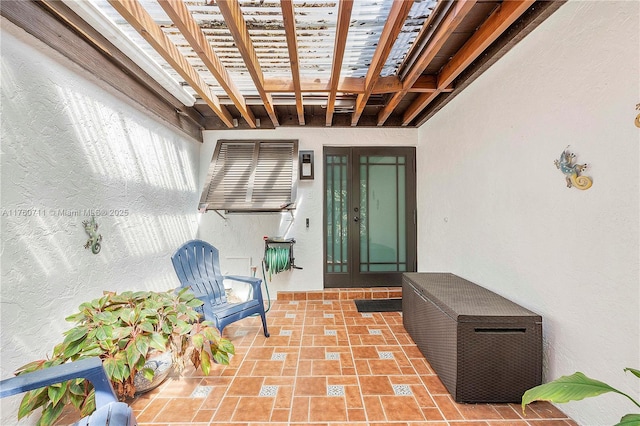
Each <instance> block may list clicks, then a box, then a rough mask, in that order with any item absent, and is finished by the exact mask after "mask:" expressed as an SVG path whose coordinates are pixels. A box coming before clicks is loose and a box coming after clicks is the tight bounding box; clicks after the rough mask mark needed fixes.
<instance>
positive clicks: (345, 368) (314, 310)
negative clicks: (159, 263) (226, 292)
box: [132, 293, 576, 426]
mask: <svg viewBox="0 0 640 426" xmlns="http://www.w3.org/2000/svg"><path fill="white" fill-rule="evenodd" d="M388 294H389V293H387V296H385V297H388ZM296 295H297V293H296ZM394 296H395V295H394ZM329 297H331V298H334V299H333V300H332V299H329V300H317V299H324V298H325V297H324V296H322V297H319V298H316V296H312V297H311V298H309V297H308V296H307V297H304V298H303V296H299V295H297V296H294V295H286V294H285V295H283V297H282V298H286V299H287V300H278V301H275V302H274V303H273V306H272V308H271V311H270V312H269V313H268V314H267V317H268V323H269V331H270V332H271V337H270V338H268V339H267V338H265V337H264V335H263V334H262V329H261V326H260V323H259V319H258V318H248V319H245V320H242V321H239V322H237V323H235V324H233V325H230V326H228V327H227V328H226V329H225V330H224V335H225V336H226V337H228V338H230V339H231V340H232V342H233V343H234V344H235V346H236V355H235V356H234V357H233V358H232V360H231V364H230V365H228V366H215V367H214V369H213V371H212V372H211V373H210V375H209V376H202V373H201V372H199V371H198V372H195V371H193V370H187V371H184V372H183V374H182V375H181V376H180V377H179V376H177V375H176V376H175V377H170V378H169V379H168V380H167V381H165V383H163V384H162V385H161V386H160V387H158V388H157V389H155V390H153V391H151V392H149V393H147V394H145V395H142V396H140V397H138V398H137V399H135V400H134V401H133V403H132V407H133V408H134V410H135V413H136V416H137V419H138V421H139V423H140V424H141V425H173V426H177V425H211V424H213V425H227V424H228V425H246V426H258V425H267V424H268V425H345V424H346V425H382V424H385V425H396V426H401V425H405V426H408V425H433V426H436V425H440V426H446V425H455V426H472V425H473V426H497V425H501V426H516V425H518V426H526V425H529V426H552V425H553V426H560V425H576V423H575V422H573V421H572V420H571V419H569V418H567V416H566V415H564V414H563V413H562V412H561V411H559V410H558V409H556V408H555V407H553V406H552V405H550V404H547V403H536V404H533V405H532V406H531V408H530V409H527V415H526V416H523V415H522V412H521V410H520V409H519V406H518V404H477V405H476V404H457V403H455V402H454V401H453V400H452V399H451V396H450V395H449V394H448V393H447V390H446V389H445V387H444V386H443V385H442V383H441V382H440V380H439V379H438V377H437V376H436V375H435V373H434V372H433V370H432V369H431V367H430V366H429V363H428V362H427V361H426V360H425V358H424V357H423V356H422V354H421V353H420V351H419V350H418V349H417V347H416V346H415V344H414V343H413V341H412V340H411V338H410V337H409V335H408V334H407V332H406V331H405V329H404V327H403V326H402V314H401V313H399V312H389V313H372V314H363V313H359V312H357V310H356V307H355V304H354V303H353V301H351V300H347V299H341V298H340V297H339V296H338V297H335V294H333V293H332V294H330V295H329ZM370 297H374V296H370ZM294 299H302V300H294Z"/></svg>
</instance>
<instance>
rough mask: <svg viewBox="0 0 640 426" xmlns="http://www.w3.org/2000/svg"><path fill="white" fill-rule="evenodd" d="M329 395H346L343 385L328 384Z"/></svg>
mask: <svg viewBox="0 0 640 426" xmlns="http://www.w3.org/2000/svg"><path fill="white" fill-rule="evenodd" d="M327 396H344V386H343V385H328V386H327Z"/></svg>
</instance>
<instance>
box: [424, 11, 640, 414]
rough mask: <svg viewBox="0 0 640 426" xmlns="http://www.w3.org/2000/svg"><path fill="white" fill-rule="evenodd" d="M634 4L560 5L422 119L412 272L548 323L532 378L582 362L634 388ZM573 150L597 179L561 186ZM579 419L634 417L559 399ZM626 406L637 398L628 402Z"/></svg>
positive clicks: (610, 399) (637, 344) (593, 403)
mask: <svg viewBox="0 0 640 426" xmlns="http://www.w3.org/2000/svg"><path fill="white" fill-rule="evenodd" d="M639 9H640V3H639V2H637V1H633V2H626V1H598V2H596V1H591V2H582V1H571V2H569V3H567V4H566V5H564V6H562V7H561V8H560V9H559V10H558V11H557V12H556V13H555V14H554V15H553V16H551V17H550V18H549V19H548V20H547V21H545V22H544V23H543V24H542V25H540V27H538V28H537V29H536V30H535V31H534V32H533V33H531V34H530V35H529V36H527V38H525V39H524V40H523V41H522V42H520V44H518V45H517V46H516V47H515V48H514V49H512V50H511V51H510V52H509V53H508V54H507V55H506V56H505V57H503V58H502V59H501V60H500V61H499V62H498V63H496V64H495V65H494V66H493V67H492V68H491V69H490V70H489V71H487V72H486V73H485V74H484V75H482V76H481V77H480V78H479V79H478V80H476V81H475V82H474V83H473V84H472V85H471V86H469V87H468V88H467V89H466V90H465V92H464V93H462V94H461V95H460V96H458V97H457V98H456V99H455V100H454V101H452V102H451V103H450V104H449V105H447V106H446V107H445V108H444V109H443V110H442V111H440V112H439V113H438V114H437V115H436V116H434V117H433V118H432V119H431V120H430V121H429V122H427V123H426V124H425V125H424V126H422V127H421V129H420V144H419V147H418V157H419V158H418V170H419V183H418V194H419V195H418V211H419V218H420V220H419V223H418V228H419V238H418V244H419V245H418V255H419V262H418V267H419V269H420V270H421V271H450V272H453V273H455V274H458V275H460V276H462V277H465V278H467V279H469V280H471V281H474V282H476V283H478V284H480V285H482V286H485V287H487V288H490V289H492V290H494V291H496V292H497V293H499V294H502V295H504V296H506V297H508V298H510V299H512V300H514V301H516V302H518V303H520V304H522V305H524V306H526V307H528V308H530V309H532V310H534V311H536V312H538V313H539V314H541V315H542V316H543V318H544V326H543V327H544V336H545V343H544V359H545V369H544V378H545V379H546V380H551V379H554V378H557V377H559V376H561V375H566V374H571V373H573V372H574V371H582V372H584V373H585V374H587V375H589V376H591V377H594V378H598V379H600V380H603V381H605V382H608V383H610V384H612V385H614V386H619V387H620V388H621V389H623V390H625V391H627V392H629V393H630V394H632V395H634V396H636V397H637V396H639V394H640V392H639V386H638V380H637V378H635V377H632V376H631V374H626V375H625V373H623V371H622V369H623V368H624V367H635V368H638V367H640V318H639V312H640V303H639V300H640V270H639V262H640V254H639V248H638V247H639V238H640V235H639V230H638V227H639V224H640V213H639V192H640V187H639V180H640V174H639V172H638V160H639V153H640V143H639V142H640V129H638V128H636V127H635V126H634V124H633V121H634V118H635V116H636V114H637V113H638V112H637V111H635V105H636V104H637V103H638V102H640V96H639V95H640V90H639V89H640V84H639V83H640V82H639V77H638V76H639V75H640V70H639V63H640V60H639V59H640V57H639V56H640V49H639V47H638V46H640V40H639V36H638V34H639V31H638V30H639V28H640V25H639ZM567 145H571V150H573V152H575V153H576V154H577V160H578V161H579V162H586V163H589V166H590V167H589V169H587V172H586V173H585V174H586V175H588V176H592V177H593V182H594V183H593V187H592V188H591V189H589V190H587V191H580V190H578V189H575V188H571V189H568V188H566V187H565V181H564V176H563V175H562V174H561V172H560V171H559V170H557V169H556V168H555V166H554V164H553V160H554V159H557V158H558V157H559V155H560V153H561V152H562V150H563V149H564V148H565V147H566V146H567ZM560 407H561V408H562V409H563V410H565V412H566V413H567V414H569V415H571V416H572V417H574V418H575V419H576V420H577V421H578V422H580V424H583V425H588V426H596V425H610V424H614V423H616V422H617V421H618V420H619V419H620V417H621V416H622V415H623V414H625V413H628V412H632V411H634V406H633V405H632V404H631V403H630V402H629V401H628V400H626V399H625V398H624V397H621V396H620V395H616V396H602V397H598V398H595V399H590V400H588V401H582V402H575V403H571V404H563V405H561V406H560ZM635 411H636V412H637V407H636V408H635Z"/></svg>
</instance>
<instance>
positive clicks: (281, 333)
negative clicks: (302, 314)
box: [279, 330, 292, 336]
mask: <svg viewBox="0 0 640 426" xmlns="http://www.w3.org/2000/svg"><path fill="white" fill-rule="evenodd" d="M291 333H292V331H291V330H280V334H279V335H280V336H291Z"/></svg>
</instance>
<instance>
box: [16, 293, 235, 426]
mask: <svg viewBox="0 0 640 426" xmlns="http://www.w3.org/2000/svg"><path fill="white" fill-rule="evenodd" d="M201 305H202V301H200V300H199V299H196V298H195V297H194V296H193V294H192V293H190V292H189V291H188V289H183V290H181V291H180V292H179V293H175V292H173V291H167V292H151V291H140V292H124V293H121V294H116V293H114V292H105V293H104V295H103V296H102V297H100V298H98V299H95V300H92V301H90V302H86V303H83V304H81V305H80V307H79V312H77V313H75V314H73V315H71V316H69V317H67V318H66V320H67V321H70V322H73V323H75V326H74V327H73V328H71V329H70V330H68V331H66V332H65V333H64V336H65V338H64V341H63V342H62V343H60V344H58V345H56V346H55V347H54V349H53V354H52V356H51V358H50V359H46V360H39V361H35V362H31V363H29V364H27V365H25V366H23V367H21V368H20V369H18V371H17V372H16V374H22V373H27V372H30V371H35V370H39V369H43V368H47V367H51V366H54V365H59V364H62V363H65V362H68V361H75V360H78V359H82V358H87V357H95V356H98V357H100V358H101V359H102V362H103V365H104V368H105V370H106V373H107V375H108V376H109V378H110V380H111V383H112V384H113V387H114V389H115V391H116V393H117V394H118V397H119V398H120V399H121V400H124V399H126V398H131V397H133V396H134V394H135V393H136V383H139V382H140V376H143V377H144V379H146V380H149V381H151V380H152V379H153V378H154V374H155V371H154V369H153V368H149V364H148V360H149V358H150V357H152V356H154V355H158V354H163V353H166V352H168V351H170V352H171V357H172V359H173V365H174V367H175V368H177V369H178V370H179V371H181V370H182V368H184V366H185V364H186V362H187V360H189V361H191V363H192V364H193V365H194V367H195V368H201V369H202V371H203V373H204V374H209V371H210V369H211V364H212V363H219V364H228V363H229V355H231V354H233V353H234V352H235V349H234V347H233V344H232V343H231V342H230V341H229V340H227V339H225V338H222V337H221V336H220V332H219V331H218V329H217V328H216V327H215V326H214V324H213V323H211V322H209V321H203V322H198V320H199V316H200V314H199V313H198V311H197V310H196V308H197V307H199V306H201ZM145 365H146V366H145ZM69 404H71V405H73V406H74V407H75V408H77V409H78V410H80V414H81V415H82V416H87V415H89V414H91V413H92V412H93V411H94V410H95V394H94V390H93V386H92V385H91V384H90V383H89V382H88V381H86V380H84V379H76V380H71V381H69V382H66V383H62V384H56V385H51V386H48V387H46V388H41V389H37V390H33V391H29V392H27V393H26V394H25V395H24V397H23V399H22V403H21V404H20V408H19V411H18V419H21V418H23V417H25V416H27V415H30V414H31V413H32V412H33V411H34V410H36V409H37V408H39V407H43V411H42V415H41V417H40V419H39V421H38V425H50V424H53V423H54V422H55V420H56V419H57V418H58V417H60V415H61V414H62V410H63V408H64V407H65V406H66V405H69Z"/></svg>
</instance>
